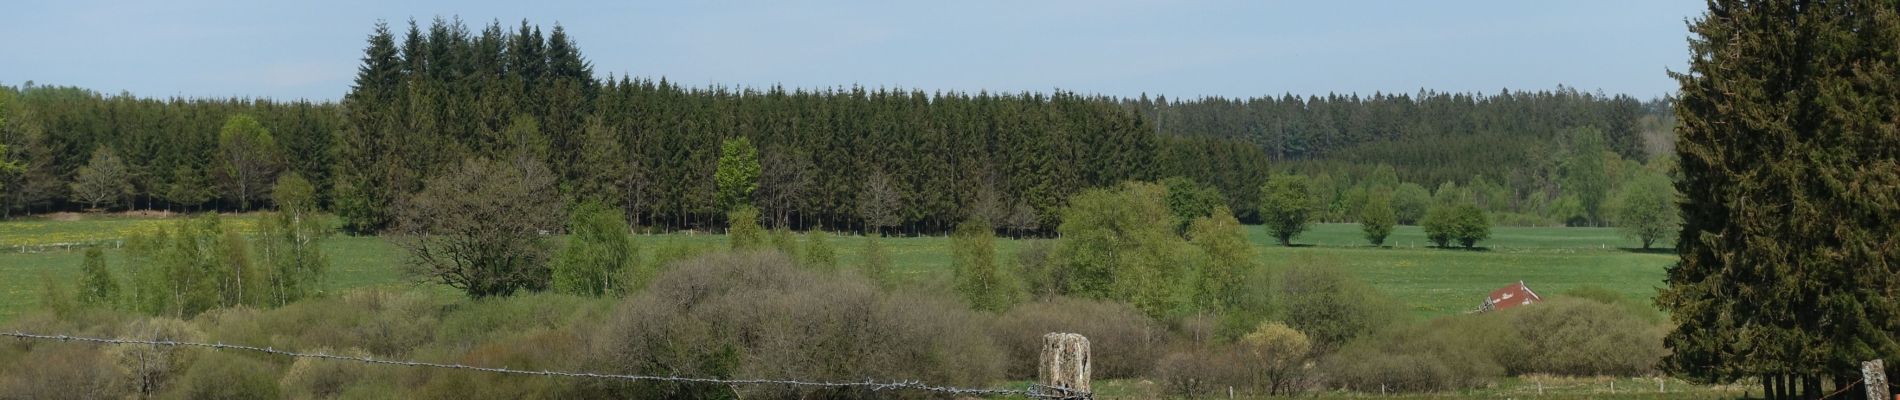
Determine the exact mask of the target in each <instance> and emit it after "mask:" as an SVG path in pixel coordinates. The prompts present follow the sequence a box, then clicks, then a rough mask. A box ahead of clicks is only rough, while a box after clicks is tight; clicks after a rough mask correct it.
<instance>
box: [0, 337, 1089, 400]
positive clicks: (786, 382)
mask: <svg viewBox="0 0 1900 400" xmlns="http://www.w3.org/2000/svg"><path fill="white" fill-rule="evenodd" d="M0 337H13V338H18V339H23V340H27V339H30V340H54V341H62V342H86V343H97V344H111V345H150V346H172V347H201V348H209V349H218V350H242V351H251V352H257V353H264V354H273V355H280V356H285V357H296V358H314V359H323V360H336V361H352V362H361V363H367V364H380V365H394V366H404V367H424V368H439V369H451V370H465V371H478V372H489V373H498V374H515V375H532V376H557V377H569V378H590V379H613V380H627V381H661V382H683V383H711V384H725V385H779V386H803V387H818V388H863V389H867V390H871V391H890V390H918V391H927V392H936V393H944V394H950V395H958V396H983V397H988V396H1009V395H1019V396H1024V397H1028V398H1032V399H1059V400H1070V399H1075V400H1083V399H1093V398H1094V396H1093V395H1092V394H1091V393H1086V392H1077V391H1074V390H1069V389H1067V388H1059V387H1049V386H1043V385H1037V384H1030V385H1029V387H1028V388H1027V389H1001V388H963V387H954V386H937V385H931V384H926V383H923V382H920V381H885V382H879V381H874V380H865V381H861V382H812V381H802V380H793V379H721V378H697V377H684V376H659V375H628V374H608V373H597V372H574V371H549V370H540V371H533V370H521V369H512V368H497V367H482V366H473V365H462V364H444V363H433V362H424V361H409V360H385V359H376V358H374V357H355V356H343V355H335V354H323V353H303V352H296V351H290V350H280V349H277V348H274V347H257V346H247V345H238V344H224V343H199V342H182V341H176V340H142V339H116V338H100V337H86V336H72V335H47V334H37V333H27V332H0Z"/></svg>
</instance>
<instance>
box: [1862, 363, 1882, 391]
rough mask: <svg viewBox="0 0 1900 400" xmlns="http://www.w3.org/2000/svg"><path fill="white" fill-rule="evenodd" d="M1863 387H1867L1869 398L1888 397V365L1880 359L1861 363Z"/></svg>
mask: <svg viewBox="0 0 1900 400" xmlns="http://www.w3.org/2000/svg"><path fill="white" fill-rule="evenodd" d="M1860 377H1861V383H1862V387H1866V388H1867V398H1868V399H1880V400H1886V399H1887V366H1886V364H1885V363H1882V362H1881V361H1880V360H1873V361H1867V362H1862V363H1860Z"/></svg>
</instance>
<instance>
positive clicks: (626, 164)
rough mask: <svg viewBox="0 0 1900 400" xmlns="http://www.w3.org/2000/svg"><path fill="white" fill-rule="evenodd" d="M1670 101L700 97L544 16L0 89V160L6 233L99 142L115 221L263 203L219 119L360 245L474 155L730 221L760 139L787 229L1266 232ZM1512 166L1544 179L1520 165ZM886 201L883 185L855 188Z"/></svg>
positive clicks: (764, 175)
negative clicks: (90, 80) (1283, 216)
mask: <svg viewBox="0 0 1900 400" xmlns="http://www.w3.org/2000/svg"><path fill="white" fill-rule="evenodd" d="M1651 106H1652V105H1651V104H1645V103H1641V102H1636V101H1634V100H1633V99H1630V98H1628V97H1627V96H1614V97H1611V96H1604V95H1601V94H1587V93H1579V92H1576V91H1574V90H1571V89H1566V88H1562V87H1560V88H1559V89H1558V90H1557V91H1554V92H1510V91H1506V92H1503V93H1500V94H1498V95H1478V94H1455V93H1437V92H1421V94H1420V95H1419V96H1418V97H1417V98H1414V97H1412V96H1407V95H1386V94H1375V95H1373V96H1369V97H1358V96H1339V95H1329V96H1325V97H1319V96H1313V97H1308V98H1304V99H1302V98H1299V97H1293V96H1290V95H1288V96H1281V97H1277V98H1276V97H1261V98H1255V99H1234V100H1229V99H1221V98H1202V99H1197V100H1192V101H1167V100H1165V99H1159V98H1158V99H1154V100H1150V99H1148V98H1146V96H1143V97H1142V98H1140V99H1124V98H1114V97H1108V96H1098V95H1084V94H1077V93H1073V92H1065V91H1056V92H1053V93H1048V94H1044V93H1027V92H1025V93H1014V94H1002V93H989V92H978V93H974V94H972V93H960V92H931V93H927V92H924V91H918V90H906V89H897V88H878V89H868V88H863V87H856V86H853V87H839V88H828V89H816V90H810V89H785V88H782V87H776V86H774V87H770V88H729V87H719V86H714V87H704V88H693V87H685V86H681V85H678V84H675V83H672V82H668V81H667V80H665V79H663V78H662V79H659V80H653V79H645V78H632V77H627V76H613V75H607V76H604V77H602V76H597V75H596V74H595V73H594V70H593V66H592V65H591V64H590V63H589V62H588V61H586V58H585V57H584V56H583V55H582V53H581V51H580V48H579V46H578V45H577V44H576V43H575V41H574V40H573V39H572V38H571V37H569V36H568V35H567V34H566V32H565V30H564V29H563V28H562V27H560V26H558V25H556V26H555V27H554V28H553V29H552V30H551V31H549V32H547V33H545V34H544V33H543V31H542V30H541V28H540V27H539V26H534V25H530V24H529V23H528V22H526V21H523V22H522V23H521V24H520V25H518V26H512V27H505V26H503V25H501V24H500V23H490V24H487V25H485V26H481V27H479V30H478V31H471V30H470V29H469V27H468V26H466V25H464V24H463V23H462V22H461V21H460V20H457V19H449V20H444V19H440V18H438V19H436V20H434V21H432V22H429V23H425V24H418V23H415V22H414V21H411V23H410V24H409V25H408V26H407V28H406V29H404V30H401V31H395V30H392V29H390V28H389V27H388V26H387V25H386V24H381V23H379V24H378V25H377V26H376V28H375V30H374V32H373V33H372V34H371V35H370V36H369V38H368V40H367V43H366V46H365V50H364V53H363V58H362V63H361V65H360V67H359V69H358V71H357V74H356V77H355V81H354V84H353V85H352V87H351V89H350V91H349V93H347V94H346V95H345V96H344V98H343V100H342V101H341V102H337V103H331V102H309V101H285V102H279V101H270V100H263V99H177V98H174V99H168V100H159V99H150V98H137V97H134V96H132V95H130V94H121V95H116V96H107V95H102V94H99V93H96V92H92V91H88V90H84V89H76V88H64V87H46V86H32V85H30V84H29V85H27V86H24V87H18V88H15V87H4V86H0V115H4V116H6V119H5V121H4V123H3V124H0V143H5V144H7V145H8V146H9V147H8V154H7V155H6V156H7V157H8V158H9V159H12V160H17V161H19V162H20V163H21V164H23V165H24V166H26V169H25V171H24V172H23V173H19V174H10V176H6V177H4V179H5V180H6V186H5V188H6V189H5V191H6V192H5V193H4V196H0V208H4V210H5V212H6V213H8V214H9V215H10V214H12V213H16V212H48V211H63V210H78V209H81V208H83V207H84V206H87V205H89V204H86V203H82V202H80V201H78V200H74V199H73V198H72V197H73V196H72V195H71V192H72V191H73V190H74V189H73V188H72V186H73V185H72V183H73V182H74V180H75V178H76V176H77V175H79V172H80V170H81V169H82V167H84V166H85V165H86V164H87V163H88V162H89V160H90V159H92V158H97V157H96V156H97V154H96V153H98V152H99V151H100V150H101V149H105V150H107V151H109V152H110V153H112V154H114V155H116V156H117V157H118V158H120V159H122V160H123V163H124V164H125V165H126V166H127V167H128V168H127V169H128V170H130V171H133V172H132V173H131V174H130V176H129V177H127V179H128V182H127V184H126V187H125V193H124V194H123V196H122V197H120V198H118V200H119V201H117V202H116V203H111V202H109V203H106V204H117V205H119V206H123V207H127V208H133V207H139V208H166V209H187V210H193V209H217V210H241V209H245V208H247V207H249V208H256V207H258V206H260V205H259V204H244V203H246V202H242V201H240V200H238V199H237V198H234V197H233V196H227V195H224V194H223V191H222V190H221V189H220V184H219V179H220V178H221V176H220V174H221V173H220V171H221V170H222V169H224V168H225V167H223V166H222V165H224V163H223V162H221V160H220V156H221V154H222V153H220V149H219V147H220V143H219V136H220V135H219V133H220V130H221V127H222V126H224V125H225V123H226V121H227V120H229V119H231V118H233V117H236V116H239V115H248V116H251V117H252V118H255V119H256V121H257V122H258V125H261V127H262V128H263V129H264V130H265V131H267V132H266V135H267V136H268V137H269V138H272V139H274V143H275V151H277V152H278V153H277V154H278V155H279V157H280V158H279V159H278V160H279V161H280V162H278V163H276V164H274V165H271V166H272V167H274V169H273V170H272V171H269V172H270V173H273V174H278V173H284V172H296V173H297V174H299V175H301V176H303V177H305V178H306V179H308V180H310V181H311V182H312V183H313V184H314V185H316V187H317V188H319V190H318V195H319V198H321V199H322V203H323V204H324V205H325V207H326V208H327V209H330V210H332V211H334V212H336V213H338V214H339V215H340V216H341V217H343V220H344V222H345V225H346V228H348V229H349V230H352V231H355V232H361V233H373V232H380V231H382V230H384V229H387V228H389V224H390V221H391V219H390V216H391V215H392V213H391V207H394V206H397V205H399V204H401V201H402V199H404V198H406V197H407V196H409V195H410V194H412V193H415V192H416V191H418V190H420V188H421V182H422V181H423V180H424V179H426V178H427V177H429V176H432V175H435V174H438V173H440V172H442V171H443V170H444V169H446V168H448V167H450V166H453V165H457V164H458V163H460V162H461V161H462V160H464V159H467V158H476V157H479V158H488V159H493V160H498V161H506V162H514V163H523V162H534V163H542V164H544V165H545V166H547V167H548V169H549V170H550V171H551V172H552V173H553V174H555V175H556V178H557V179H556V180H557V182H559V186H560V188H561V192H562V193H563V197H564V198H561V199H549V204H550V205H551V206H560V205H561V204H568V203H576V202H580V201H595V202H600V203H604V204H607V205H610V206H614V207H618V208H621V209H622V210H623V211H625V212H626V214H627V215H628V216H629V218H630V219H632V220H633V221H630V222H633V223H637V224H640V225H643V226H653V227H657V228H660V229H710V228H715V227H717V226H721V225H723V221H721V220H722V219H723V218H724V217H723V214H724V211H725V210H721V209H718V206H717V204H716V201H715V191H716V188H715V184H714V179H713V174H714V170H715V167H716V163H717V159H718V158H719V155H720V146H721V143H722V142H723V141H724V140H726V139H732V138H746V139H748V140H749V142H750V143H752V144H754V145H755V146H756V147H757V151H758V154H759V159H760V166H761V173H760V175H759V180H758V182H757V184H758V190H757V191H755V192H753V196H752V197H753V198H752V203H753V204H755V205H757V206H758V207H759V208H760V209H761V210H762V211H763V212H764V215H766V216H767V217H768V218H767V219H768V223H771V224H774V225H780V224H783V225H791V226H793V227H798V228H823V229H834V230H856V229H863V226H864V224H863V222H862V221H863V218H862V216H861V215H860V210H863V209H865V208H867V207H865V204H863V203H864V201H866V199H865V198H867V197H875V198H878V199H884V200H885V201H892V200H891V199H895V200H894V201H892V202H893V203H895V204H896V209H897V210H898V212H897V214H898V215H899V217H898V219H899V220H901V222H900V223H899V224H897V225H896V226H895V227H894V228H892V229H891V230H892V231H894V232H902V233H940V232H946V231H948V230H949V229H950V228H951V227H952V226H953V225H954V223H955V222H956V221H960V220H962V219H965V218H967V217H970V216H972V215H984V216H1006V217H1007V218H997V219H999V220H1000V222H1002V223H1000V224H999V225H1002V226H999V228H1005V229H1014V230H1017V231H1045V232H1046V231H1047V230H1049V229H1053V228H1054V226H1055V225H1056V223H1057V222H1058V221H1056V218H1057V217H1058V214H1059V213H1058V212H1057V210H1059V209H1060V207H1061V206H1062V205H1063V204H1064V203H1065V202H1066V200H1067V198H1068V197H1069V196H1070V195H1072V194H1075V193H1079V192H1081V191H1082V190H1084V189H1087V188H1093V187H1104V186H1110V185H1114V184H1117V183H1120V182H1122V181H1128V180H1161V179H1164V178H1169V177H1175V176H1181V177H1186V178H1189V179H1192V180H1194V181H1196V182H1199V183H1200V184H1203V185H1206V186H1208V187H1211V188H1213V189H1215V190H1217V191H1219V192H1220V193H1221V194H1222V195H1223V197H1224V198H1225V201H1226V202H1227V204H1228V205H1229V207H1230V208H1232V209H1233V210H1235V213H1236V214H1237V216H1238V217H1240V218H1241V219H1242V220H1243V221H1250V222H1251V221H1256V220H1257V218H1258V217H1257V214H1256V208H1257V207H1256V204H1255V203H1257V202H1258V199H1259V196H1260V194H1259V192H1260V187H1261V186H1262V185H1263V184H1264V183H1265V181H1266V180H1267V179H1268V176H1269V174H1270V173H1280V172H1286V171H1294V172H1299V173H1303V174H1308V175H1320V174H1323V173H1325V172H1328V171H1333V174H1334V175H1335V177H1334V178H1333V179H1337V180H1340V181H1342V182H1340V183H1339V185H1338V187H1340V188H1342V189H1341V190H1340V192H1341V193H1343V192H1344V191H1345V190H1344V189H1343V188H1345V187H1349V186H1351V184H1349V183H1350V182H1358V181H1362V180H1363V179H1364V177H1365V176H1367V175H1370V174H1369V173H1367V171H1383V170H1391V169H1396V172H1397V174H1398V176H1399V177H1401V178H1402V179H1403V181H1404V182H1408V183H1418V184H1420V185H1423V186H1425V187H1438V186H1439V184H1441V183H1443V182H1465V183H1467V184H1469V183H1470V182H1472V181H1474V180H1488V182H1493V183H1495V184H1498V185H1502V186H1504V187H1507V188H1508V189H1509V190H1510V192H1511V193H1512V194H1513V195H1512V197H1513V198H1514V199H1515V198H1534V197H1551V198H1553V199H1554V198H1556V197H1557V196H1560V195H1562V193H1561V189H1560V188H1559V186H1561V185H1559V184H1558V183H1557V182H1560V181H1561V179H1560V178H1561V177H1559V176H1555V175H1559V174H1562V173H1563V171H1562V170H1561V169H1560V168H1553V167H1551V165H1550V164H1551V163H1552V162H1554V161H1550V160H1561V159H1562V158H1563V157H1564V155H1563V154H1564V153H1563V152H1564V151H1568V150H1565V149H1567V148H1570V147H1574V146H1568V145H1566V144H1567V143H1571V142H1574V140H1572V139H1571V137H1572V136H1576V135H1574V134H1572V133H1571V132H1574V131H1578V130H1579V129H1575V128H1579V127H1590V128H1592V129H1590V130H1592V131H1595V132H1600V133H1601V136H1602V138H1603V141H1604V142H1607V143H1605V144H1606V145H1607V146H1606V148H1607V149H1608V150H1609V152H1608V153H1606V154H1609V155H1611V156H1612V157H1614V158H1624V159H1637V160H1640V159H1642V157H1644V155H1645V154H1648V153H1654V152H1655V151H1654V150H1653V149H1650V150H1645V149H1646V147H1647V145H1646V143H1647V142H1651V141H1654V140H1652V139H1647V138H1644V137H1643V135H1645V134H1646V133H1643V129H1644V128H1643V127H1644V126H1652V125H1659V124H1660V123H1657V122H1655V121H1656V120H1657V119H1658V118H1666V117H1667V116H1666V112H1663V113H1658V112H1654V111H1652V110H1651V108H1653V107H1651ZM1659 115H1660V117H1659ZM1644 121H1648V122H1644ZM1451 156H1456V157H1451ZM1540 163H1542V164H1540ZM1381 165H1383V166H1390V167H1393V168H1384V167H1381ZM1519 166H1524V167H1525V168H1532V169H1533V171H1534V172H1533V173H1524V172H1514V171H1513V169H1515V168H1517V167H1519ZM1536 168H1542V169H1536ZM1484 177H1489V178H1484ZM1388 183H1389V182H1388ZM867 191H878V192H887V193H879V196H861V194H863V193H866V192H867ZM1328 198H1332V199H1335V201H1340V199H1339V198H1338V196H1333V197H1328ZM1509 203H1510V204H1519V203H1523V204H1526V206H1524V207H1519V208H1523V209H1524V210H1517V211H1519V212H1526V213H1538V212H1541V211H1534V210H1528V209H1529V208H1532V207H1543V208H1548V207H1545V206H1543V204H1546V203H1551V202H1547V201H1537V202H1521V201H1517V200H1513V201H1511V202H1509ZM1514 210H1515V209H1514ZM1344 214H1354V215H1356V213H1342V215H1344ZM1546 214H1548V213H1546ZM1552 218H1553V219H1555V220H1564V218H1563V217H1561V216H1559V217H1552Z"/></svg>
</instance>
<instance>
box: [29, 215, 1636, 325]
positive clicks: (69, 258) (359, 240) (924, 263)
mask: <svg viewBox="0 0 1900 400" xmlns="http://www.w3.org/2000/svg"><path fill="white" fill-rule="evenodd" d="M232 219H234V220H237V221H238V222H237V223H238V225H239V226H247V225H249V224H251V223H253V221H254V219H255V217H254V216H238V217H233V218H232ZM168 222H169V221H168V220H160V219H155V218H128V217H107V218H88V219H82V220H79V221H49V220H43V219H20V220H12V221H4V222H0V243H29V242H30V243H49V242H51V240H53V239H57V240H72V239H82V240H87V241H95V240H112V239H119V238H122V237H123V235H124V234H129V233H130V232H137V231H141V230H148V229H154V227H156V226H160V225H162V224H164V223H168ZM1247 229H1248V235H1249V239H1250V240H1251V241H1253V242H1254V243H1255V245H1256V248H1257V249H1259V250H1260V260H1261V262H1262V263H1263V264H1264V265H1268V266H1284V265H1289V264H1291V263H1309V262H1320V263H1325V264H1328V265H1337V266H1339V267H1341V268H1347V269H1349V270H1351V271H1352V272H1353V273H1354V274H1357V275H1358V276H1360V277H1361V278H1363V279H1365V280H1366V281H1367V282H1369V283H1371V284H1372V285H1373V286H1374V287H1376V288H1378V289H1379V290H1381V291H1383V292H1385V293H1386V294H1387V295H1390V296H1392V297H1393V298H1395V299H1398V300H1399V301H1400V302H1401V303H1402V304H1404V305H1405V307H1406V308H1407V309H1409V310H1411V311H1412V313H1413V314H1415V315H1418V316H1434V315H1445V314H1454V313H1458V312H1462V311H1465V310H1469V309H1472V308H1475V307H1477V306H1478V304H1479V303H1480V302H1481V301H1482V300H1483V298H1484V296H1485V295H1486V294H1487V293H1489V292H1490V291H1491V290H1492V289H1495V288H1497V287H1500V286H1504V285H1507V284H1510V283H1513V282H1517V281H1519V280H1523V281H1525V282H1526V283H1527V284H1529V285H1530V287H1531V288H1532V289H1533V290H1535V291H1537V292H1538V293H1539V294H1542V295H1549V294H1555V293H1561V292H1563V291H1565V290H1569V289H1572V288H1576V287H1580V286H1586V285H1594V286H1601V287H1604V288H1608V289H1611V290H1615V291H1617V292H1620V293H1623V294H1624V295H1626V296H1631V297H1632V298H1641V299H1648V298H1650V297H1652V296H1654V294H1655V290H1656V288H1657V287H1659V286H1661V285H1662V279H1663V269H1664V268H1665V267H1667V266H1668V265H1669V264H1670V263H1672V262H1674V256H1673V255H1671V254H1669V253H1656V252H1647V253H1645V252H1636V251H1629V250H1625V249H1621V248H1627V247H1634V246H1635V245H1636V243H1635V242H1634V241H1632V240H1628V239H1624V238H1622V237H1621V236H1618V235H1617V234H1616V232H1615V230H1613V229H1607V228H1495V229H1494V230H1493V234H1492V239H1491V240H1489V241H1486V242H1483V243H1482V244H1483V245H1485V246H1487V247H1488V249H1485V250H1482V251H1468V250H1454V249H1436V248H1428V247H1423V244H1424V243H1425V240H1424V234H1423V232H1422V231H1420V230H1419V228H1418V227H1414V226H1401V227H1399V229H1398V230H1397V231H1396V232H1394V233H1393V235H1392V238H1391V239H1390V241H1389V242H1388V243H1389V244H1391V245H1392V246H1388V247H1382V248H1375V247H1369V246H1366V245H1365V244H1364V243H1365V241H1364V239H1363V238H1362V237H1361V234H1360V233H1359V227H1358V225H1355V224H1317V225H1315V226H1314V227H1313V229H1312V230H1311V231H1310V232H1307V233H1306V234H1304V235H1301V236H1300V237H1298V238H1297V239H1295V240H1294V242H1295V244H1299V245H1304V246H1299V247H1281V246H1278V245H1277V243H1276V242H1275V241H1274V240H1273V239H1272V238H1271V237H1269V236H1268V234H1267V233H1266V232H1265V230H1263V229H1261V227H1258V226H1249V227H1247ZM49 238H51V239H49ZM866 240H868V238H866V237H862V236H846V235H839V236H834V237H833V240H832V245H833V246H834V247H835V248H836V250H837V252H838V255H839V263H840V264H841V265H846V266H849V265H855V264H856V263H857V261H858V257H859V254H860V253H861V252H862V250H863V248H864V244H865V241H866ZM883 240H884V244H885V249H886V251H887V252H889V254H890V255H891V257H892V260H893V263H894V264H895V268H894V273H895V274H896V275H897V277H898V279H900V280H905V281H912V282H930V281H940V280H945V279H948V277H949V276H950V257H949V246H950V244H949V243H950V241H949V239H948V238H944V237H914V238H885V239H883ZM638 241H639V245H640V248H641V252H642V253H643V254H645V255H647V256H649V257H650V256H651V255H652V254H653V253H654V252H656V251H657V250H658V249H660V248H663V247H671V246H691V247H698V248H705V249H720V248H724V247H725V246H726V238H725V236H723V235H715V234H666V235H643V236H640V237H638ZM1024 243H1026V241H1019V240H1007V239H1005V240H999V241H998V243H997V247H998V249H997V250H998V252H999V253H1000V254H1003V255H1004V256H1005V257H1007V256H1008V255H1010V254H1013V253H1014V252H1015V251H1016V250H1017V249H1018V248H1020V247H1021V246H1022V245H1023V244H1024ZM324 246H325V250H326V251H327V253H328V255H329V256H330V257H331V260H332V268H333V269H332V272H331V273H330V274H329V276H328V277H327V281H326V286H327V287H328V288H330V289H331V290H338V289H347V288H356V287H366V286H376V285H400V286H418V285H419V286H421V287H425V288H429V289H430V290H447V289H444V288H442V287H441V286H440V285H436V284H432V283H426V282H417V281H416V280H414V279H410V278H406V277H405V276H404V274H403V272H402V270H401V263H402V260H403V254H402V251H401V249H400V248H398V247H396V246H395V245H393V244H390V243H389V242H388V241H386V240H383V239H381V238H374V237H350V236H336V237H333V238H332V239H331V240H329V241H327V242H326V243H325V244H324ZM802 246H803V244H802V237H801V247H802ZM81 255H82V252H80V251H77V250H74V251H70V252H68V251H51V252H44V253H17V252H12V251H4V252H0V321H3V320H7V319H10V318H12V317H13V316H15V315H18V314H20V313H21V312H24V311H26V310H31V309H33V308H35V307H37V305H38V303H39V293H40V291H41V286H42V284H41V279H40V277H41V276H42V274H44V275H46V276H49V277H51V278H52V279H53V280H55V281H56V282H59V283H62V284H68V285H70V284H72V282H74V281H76V280H77V274H78V272H77V271H78V268H79V263H80V260H81ZM106 255H107V258H108V260H109V261H110V263H111V264H112V265H113V267H114V268H115V270H116V271H117V272H119V274H120V276H121V279H124V278H123V277H124V276H125V274H126V271H127V269H126V268H127V266H126V265H125V259H126V257H125V254H124V252H123V251H121V250H118V249H109V250H108V251H107V252H106Z"/></svg>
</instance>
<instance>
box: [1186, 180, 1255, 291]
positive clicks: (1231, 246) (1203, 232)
mask: <svg viewBox="0 0 1900 400" xmlns="http://www.w3.org/2000/svg"><path fill="white" fill-rule="evenodd" d="M1187 237H1188V243H1190V244H1192V245H1194V247H1195V248H1196V249H1198V250H1200V252H1201V254H1203V255H1205V256H1206V260H1207V261H1206V262H1205V263H1202V265H1201V268H1200V270H1199V271H1198V272H1199V276H1198V277H1197V279H1196V280H1195V282H1196V286H1197V287H1196V289H1195V291H1194V297H1195V300H1194V306H1195V307H1196V308H1199V309H1201V310H1205V311H1212V312H1221V311H1223V310H1226V309H1228V308H1230V307H1233V306H1235V305H1237V304H1239V303H1240V299H1241V297H1242V296H1243V295H1244V292H1245V291H1246V280H1247V276H1248V275H1249V274H1252V273H1253V271H1254V270H1255V269H1258V265H1257V264H1255V263H1254V256H1255V252H1254V249H1253V246H1252V245H1250V244H1248V243H1247V233H1246V232H1244V231H1242V230H1241V227H1240V220H1237V219H1234V214H1233V213H1232V212H1230V211H1228V210H1227V206H1218V207H1215V208H1214V212H1213V214H1212V215H1208V216H1205V217H1200V218H1196V219H1195V220H1194V223H1193V224H1191V225H1190V226H1189V227H1188V232H1187Z"/></svg>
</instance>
